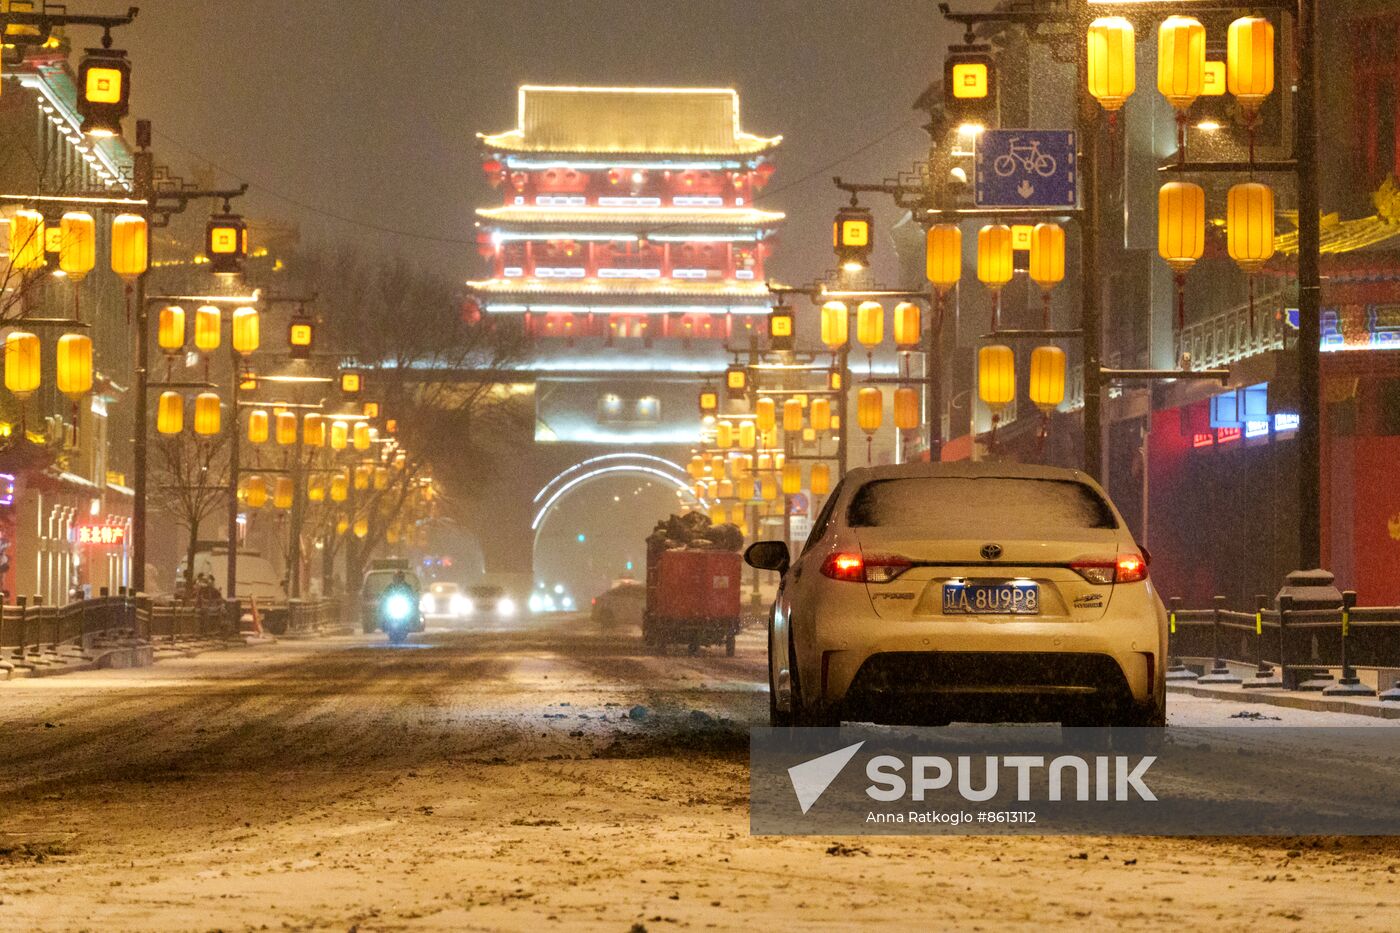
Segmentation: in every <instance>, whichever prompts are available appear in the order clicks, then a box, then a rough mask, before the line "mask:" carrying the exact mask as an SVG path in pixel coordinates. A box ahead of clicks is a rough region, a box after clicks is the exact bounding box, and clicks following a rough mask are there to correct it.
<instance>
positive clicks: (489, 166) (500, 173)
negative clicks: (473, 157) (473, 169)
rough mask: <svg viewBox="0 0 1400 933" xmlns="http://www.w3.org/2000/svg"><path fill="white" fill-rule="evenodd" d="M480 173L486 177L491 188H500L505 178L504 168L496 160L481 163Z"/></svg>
mask: <svg viewBox="0 0 1400 933" xmlns="http://www.w3.org/2000/svg"><path fill="white" fill-rule="evenodd" d="M481 171H482V172H483V173H484V174H485V175H486V180H487V181H489V182H490V183H491V187H492V188H499V187H501V182H502V181H504V180H505V177H506V167H505V166H504V165H502V164H501V163H500V162H499V161H497V160H496V159H488V160H486V161H485V162H483V163H481Z"/></svg>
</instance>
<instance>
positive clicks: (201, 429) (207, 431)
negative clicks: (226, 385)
mask: <svg viewBox="0 0 1400 933" xmlns="http://www.w3.org/2000/svg"><path fill="white" fill-rule="evenodd" d="M221 415H222V409H221V407H220V404H219V396H218V395H217V394H216V393H214V392H201V393H199V394H198V395H196V396H195V397H194V433H196V434H199V435H201V436H203V437H209V436H210V435H213V434H218V433H219V430H220V429H221V428H222V427H223V422H222V417H221Z"/></svg>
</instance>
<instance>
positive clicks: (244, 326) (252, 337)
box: [233, 308, 261, 356]
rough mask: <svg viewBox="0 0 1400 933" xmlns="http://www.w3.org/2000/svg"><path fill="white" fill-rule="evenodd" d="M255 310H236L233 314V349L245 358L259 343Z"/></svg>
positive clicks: (256, 312) (256, 311)
mask: <svg viewBox="0 0 1400 933" xmlns="http://www.w3.org/2000/svg"><path fill="white" fill-rule="evenodd" d="M258 325H259V321H258V309H257V308H238V309H236V310H235V311H234V312H233V349H234V352H236V353H238V354H240V355H242V356H247V355H248V354H249V353H252V352H253V351H255V350H257V348H258V344H259V343H260V342H261V338H260V335H259V333H258V330H259V326H258Z"/></svg>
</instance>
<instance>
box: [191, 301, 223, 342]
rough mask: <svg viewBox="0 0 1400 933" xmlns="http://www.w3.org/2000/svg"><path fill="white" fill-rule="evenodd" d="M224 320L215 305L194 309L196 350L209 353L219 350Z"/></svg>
mask: <svg viewBox="0 0 1400 933" xmlns="http://www.w3.org/2000/svg"><path fill="white" fill-rule="evenodd" d="M222 327H223V318H222V317H221V315H220V314H219V309H218V308H216V307H214V306H213V305H203V306H202V307H198V308H195V309H194V346H195V349H196V350H199V351H201V352H203V353H208V352H209V351H211V350H217V349H219V337H220V331H221V330H222Z"/></svg>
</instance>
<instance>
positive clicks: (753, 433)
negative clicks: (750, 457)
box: [739, 421, 758, 450]
mask: <svg viewBox="0 0 1400 933" xmlns="http://www.w3.org/2000/svg"><path fill="white" fill-rule="evenodd" d="M757 444H758V426H757V425H755V424H754V423H753V422H752V421H741V422H739V446H740V447H742V448H743V449H744V450H753V449H754V447H755V446H757Z"/></svg>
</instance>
